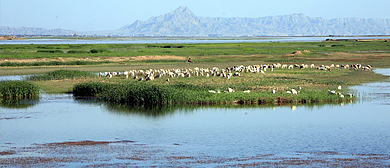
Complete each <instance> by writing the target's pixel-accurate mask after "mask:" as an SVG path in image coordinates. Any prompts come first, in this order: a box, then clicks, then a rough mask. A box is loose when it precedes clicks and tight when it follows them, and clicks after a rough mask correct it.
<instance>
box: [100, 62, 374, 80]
mask: <svg viewBox="0 0 390 168" xmlns="http://www.w3.org/2000/svg"><path fill="white" fill-rule="evenodd" d="M274 68H283V69H294V68H299V69H305V68H316V69H318V70H326V71H331V69H334V68H344V69H354V70H359V69H361V70H371V69H372V67H371V66H370V65H367V66H362V65H361V64H353V65H348V64H346V65H338V64H337V65H334V64H331V65H329V66H328V65H319V66H315V65H314V64H311V65H310V66H309V65H308V64H301V65H298V64H294V65H292V64H291V65H287V64H283V65H282V64H280V63H277V64H266V65H249V66H243V65H240V66H233V67H227V68H224V69H220V68H218V67H213V68H198V67H195V68H186V69H147V70H129V71H122V72H100V73H99V76H100V77H103V76H106V77H109V78H112V77H113V76H125V77H126V79H127V78H129V77H132V78H133V79H137V80H139V81H142V80H145V81H152V80H154V79H155V78H162V77H169V78H175V77H183V78H184V77H187V78H189V77H191V76H206V77H210V76H219V77H224V78H227V79H230V78H231V77H234V76H240V75H241V73H260V74H262V75H265V74H266V73H265V72H266V71H267V70H269V71H273V70H274ZM169 78H168V79H169Z"/></svg>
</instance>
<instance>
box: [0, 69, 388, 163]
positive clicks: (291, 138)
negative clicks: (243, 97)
mask: <svg viewBox="0 0 390 168" xmlns="http://www.w3.org/2000/svg"><path fill="white" fill-rule="evenodd" d="M376 72H377V73H381V74H386V75H389V76H390V69H378V70H376ZM350 89H351V90H353V91H354V92H355V93H356V94H358V95H359V96H360V98H359V99H358V100H357V101H355V102H351V103H350V102H345V103H341V104H331V105H302V106H283V107H260V106H251V107H242V106H238V107H235V108H227V107H223V106H222V107H190V106H186V107H170V108H164V109H160V111H159V113H156V111H153V110H150V111H149V112H140V111H141V110H140V109H136V108H128V107H118V106H111V105H108V104H105V103H96V102H95V103H94V102H91V101H87V100H75V99H74V98H73V96H72V95H68V94H56V95H48V94H43V95H42V96H41V97H40V98H39V100H35V101H26V104H27V106H24V107H23V108H12V107H8V106H4V105H3V106H2V107H0V129H1V131H0V146H1V147H0V151H2V150H8V149H11V148H13V147H23V146H30V145H33V144H44V143H53V142H64V141H83V140H94V141H103V140H106V141H116V140H130V141H136V143H138V144H145V145H149V146H162V147H164V146H165V147H170V146H173V144H176V145H177V144H179V145H178V146H177V147H176V148H175V150H177V151H179V152H180V151H187V152H188V151H190V152H193V153H206V154H207V155H216V156H229V157H234V156H243V155H257V154H270V153H272V154H285V153H287V154H288V153H292V152H297V151H305V152H322V151H334V152H340V153H348V154H370V153H375V154H390V141H389V139H390V80H385V81H383V82H376V83H369V84H364V85H361V86H354V87H351V88H350Z"/></svg>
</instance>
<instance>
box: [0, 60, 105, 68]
mask: <svg viewBox="0 0 390 168" xmlns="http://www.w3.org/2000/svg"><path fill="white" fill-rule="evenodd" d="M107 63H112V62H111V61H99V62H96V61H69V62H62V61H48V62H2V63H0V66H4V67H18V66H52V65H99V64H107Z"/></svg>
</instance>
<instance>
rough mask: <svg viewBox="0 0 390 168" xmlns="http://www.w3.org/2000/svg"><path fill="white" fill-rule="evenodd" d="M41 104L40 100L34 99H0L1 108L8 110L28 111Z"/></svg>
mask: <svg viewBox="0 0 390 168" xmlns="http://www.w3.org/2000/svg"><path fill="white" fill-rule="evenodd" d="M38 103H39V98H33V99H0V107H1V108H8V109H27V108H29V107H34V106H35V105H37V104H38Z"/></svg>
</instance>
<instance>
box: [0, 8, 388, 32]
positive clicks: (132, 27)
mask: <svg viewBox="0 0 390 168" xmlns="http://www.w3.org/2000/svg"><path fill="white" fill-rule="evenodd" d="M74 33H77V34H79V35H83V34H100V35H103V34H105V35H130V36H132V35H136V36H138V35H142V36H143V35H145V36H210V35H212V36H247V35H249V36H252V35H254V36H328V35H390V19H380V18H370V19H366V18H336V19H331V20H327V19H323V18H321V17H315V18H313V17H308V16H306V15H304V14H291V15H282V16H266V17H258V18H245V17H199V16H196V15H195V14H194V13H192V11H191V10H190V9H189V8H188V7H184V6H181V7H179V8H177V9H176V10H174V11H171V12H169V13H165V14H163V15H160V16H156V17H151V18H150V19H148V20H146V21H140V20H137V21H135V22H134V23H132V24H129V25H126V26H123V27H122V28H120V29H118V30H112V31H100V32H76V31H71V30H63V29H53V30H46V29H40V28H11V27H0V34H14V35H17V34H42V35H44V34H52V35H66V34H68V35H69V34H74Z"/></svg>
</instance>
